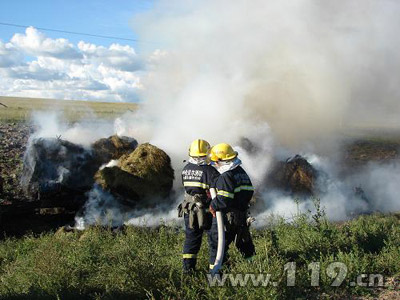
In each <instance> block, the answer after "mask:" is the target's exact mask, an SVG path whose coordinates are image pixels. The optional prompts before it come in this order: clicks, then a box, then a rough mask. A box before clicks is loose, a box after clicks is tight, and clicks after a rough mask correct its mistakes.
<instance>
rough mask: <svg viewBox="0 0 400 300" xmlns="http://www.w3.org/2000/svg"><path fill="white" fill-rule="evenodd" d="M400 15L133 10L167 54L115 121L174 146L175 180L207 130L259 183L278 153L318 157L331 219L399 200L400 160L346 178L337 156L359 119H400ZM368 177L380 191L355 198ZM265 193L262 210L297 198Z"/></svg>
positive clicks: (195, 7)
mask: <svg viewBox="0 0 400 300" xmlns="http://www.w3.org/2000/svg"><path fill="white" fill-rule="evenodd" d="M399 14H400V3H398V2H396V1H391V0H366V1H358V0H338V1H316V0H298V1H291V0H281V1H272V0H254V1H245V0H237V1H228V0H213V1H211V0H205V1H187V0H160V1H158V2H157V3H156V4H155V6H154V8H153V9H152V10H150V11H148V12H146V13H144V14H142V15H139V16H136V17H135V19H134V21H133V26H134V29H135V31H136V32H139V34H140V38H141V39H142V40H147V41H156V42H157V46H159V48H160V49H159V51H156V52H154V50H155V49H154V44H152V43H148V44H146V43H143V44H141V45H140V47H141V49H139V51H140V52H142V53H144V54H146V53H148V54H149V55H150V54H151V53H157V55H155V56H154V55H153V56H152V57H150V58H149V60H148V62H149V65H148V68H147V74H146V76H145V78H144V79H143V81H142V83H143V90H142V94H141V97H142V99H143V103H142V104H141V108H140V110H139V111H138V112H137V113H127V114H125V115H124V116H121V117H120V118H118V119H117V120H116V121H115V124H114V127H115V128H114V129H115V130H116V132H117V133H118V134H124V135H128V136H132V137H134V138H136V139H137V140H138V141H139V142H147V141H149V142H151V143H152V144H154V145H156V146H158V147H160V148H162V149H163V150H165V151H166V152H167V153H168V154H169V155H170V156H171V158H172V162H173V164H174V169H175V172H176V177H177V178H178V180H176V188H178V187H179V188H181V183H180V181H179V172H180V170H181V169H182V167H183V163H182V160H183V159H185V158H186V156H187V149H188V145H189V144H190V142H191V141H192V140H194V139H197V138H203V139H206V140H208V141H209V142H210V143H211V144H216V143H220V142H227V143H230V144H232V145H234V146H235V147H236V150H238V151H239V156H240V158H241V159H242V161H243V164H244V167H245V169H246V170H247V171H248V172H249V174H250V176H251V178H252V180H253V182H254V183H255V185H256V187H259V186H260V185H261V183H262V182H263V179H264V177H265V175H266V174H267V173H268V170H269V166H270V163H271V161H272V159H273V158H286V157H288V156H290V155H293V154H294V153H313V154H308V158H309V159H310V160H311V161H312V162H313V163H314V165H315V166H316V168H317V169H318V170H320V171H323V173H325V174H327V176H325V177H323V178H322V179H321V180H320V182H319V183H318V185H319V187H320V189H321V190H323V191H325V192H324V194H323V195H322V196H321V203H322V205H323V206H324V207H325V208H326V211H327V214H328V216H329V217H330V218H332V219H336V220H338V219H345V218H348V217H349V216H351V215H352V213H354V212H356V213H357V212H358V213H359V212H367V211H368V210H369V209H379V210H382V211H393V210H399V209H400V207H399V204H398V201H395V195H396V182H398V181H399V178H398V176H397V175H396V176H393V175H395V174H399V169H400V167H399V166H398V165H385V166H381V165H379V166H377V165H370V166H369V167H368V168H367V169H366V170H363V171H362V172H361V173H359V174H354V175H353V176H352V177H349V178H346V180H343V178H341V176H340V175H339V173H338V170H337V160H336V159H337V157H338V156H339V155H338V151H339V149H340V146H341V144H340V139H341V138H342V137H343V135H344V133H346V132H347V131H348V130H353V128H365V129H367V128H375V129H376V128H378V129H379V130H381V129H393V130H395V131H397V130H400V122H399V118H398V117H399V115H400V105H399V104H398V99H399V97H400V86H399V85H398V83H397V81H398V80H397V79H398V78H399V76H400V55H398V49H399V46H400V34H399V28H400V18H398V16H399ZM243 138H247V139H249V140H250V141H251V143H252V145H253V146H254V147H255V148H256V149H257V151H255V152H252V151H248V149H245V148H244V147H243V145H242V141H243ZM359 185H362V187H363V188H364V190H365V191H366V193H367V194H369V195H371V199H376V200H374V201H376V202H373V203H366V202H365V200H362V199H361V200H360V199H359V198H357V197H354V191H353V189H354V187H355V186H359ZM177 194H179V193H177ZM96 195H97V192H96V191H93V192H92V196H91V198H93V199H95V198H96V197H97V196H96ZM177 201H179V199H177ZM261 201H264V202H265V204H266V210H265V212H263V213H260V216H261V217H262V216H263V215H266V214H270V213H280V214H284V215H286V216H287V215H288V214H291V213H295V212H296V211H297V209H298V207H297V205H296V204H295V203H294V202H293V199H291V198H290V197H289V198H288V197H287V196H283V195H282V194H279V193H277V192H276V191H267V192H266V193H265V194H264V195H263V196H262V200H261ZM310 207H311V208H312V203H311V202H310V201H305V202H303V203H301V204H300V209H303V210H305V209H310ZM153 217H154V216H152V218H153ZM131 223H135V221H132V222H131ZM136 223H137V222H136Z"/></svg>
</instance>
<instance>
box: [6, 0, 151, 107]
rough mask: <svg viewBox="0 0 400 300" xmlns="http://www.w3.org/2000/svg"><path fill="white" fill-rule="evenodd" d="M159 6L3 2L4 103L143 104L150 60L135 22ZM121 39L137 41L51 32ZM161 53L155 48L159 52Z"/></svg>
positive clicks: (137, 1)
mask: <svg viewBox="0 0 400 300" xmlns="http://www.w3.org/2000/svg"><path fill="white" fill-rule="evenodd" d="M153 5H154V1H152V0H134V1H128V0H116V1H106V0H96V1H94V0H85V1H78V0H70V1H61V0H51V1H50V0H35V1H31V0H15V1H0V23H10V24H17V25H26V26H30V27H28V28H22V27H14V26H7V25H0V75H1V77H0V95H1V96H18V97H39V98H56V99H76V100H94V101H96V100H97V101H122V102H137V101H140V99H139V96H138V93H137V91H138V90H140V89H141V82H140V79H141V76H142V74H143V71H144V69H145V67H146V59H145V58H143V57H141V55H140V48H141V44H143V43H147V42H146V41H140V38H139V37H138V35H137V33H136V32H135V28H134V27H133V25H132V18H133V17H134V16H135V15H137V14H140V13H143V12H146V11H148V10H150V9H152V7H153ZM40 28H43V29H55V30H62V31H71V32H81V33H88V34H94V35H105V36H114V37H120V38H126V39H132V40H133V41H127V40H118V39H104V38H98V37H92V36H86V35H74V34H68V33H61V32H51V31H46V30H42V29H40ZM155 47H156V46H155Z"/></svg>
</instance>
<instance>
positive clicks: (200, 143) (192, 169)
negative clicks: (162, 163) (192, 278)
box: [178, 139, 219, 273]
mask: <svg viewBox="0 0 400 300" xmlns="http://www.w3.org/2000/svg"><path fill="white" fill-rule="evenodd" d="M209 150H210V144H209V143H208V142H207V141H205V140H200V139H197V140H195V141H193V142H192V144H191V145H190V148H189V161H188V164H187V165H186V166H185V167H184V168H183V170H182V183H183V186H184V188H185V198H184V201H183V203H182V204H180V205H179V207H178V211H179V216H180V217H181V216H182V215H183V217H184V220H185V244H184V246H183V271H184V273H192V272H193V271H194V270H195V266H196V260H197V259H196V258H197V253H198V252H199V250H200V246H201V241H202V236H203V232H204V230H209V229H210V227H211V223H212V215H211V213H210V212H209V210H208V207H209V205H210V201H211V196H210V194H211V193H212V194H216V192H215V188H214V185H215V182H216V179H217V177H218V176H219V173H218V171H217V170H216V169H215V168H213V167H212V166H211V165H210V164H209V159H208V154H209ZM210 190H211V193H210Z"/></svg>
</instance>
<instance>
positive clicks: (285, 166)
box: [266, 155, 318, 197]
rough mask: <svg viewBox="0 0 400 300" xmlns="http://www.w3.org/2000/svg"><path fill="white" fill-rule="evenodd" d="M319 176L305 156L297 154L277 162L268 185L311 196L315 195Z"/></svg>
mask: <svg viewBox="0 0 400 300" xmlns="http://www.w3.org/2000/svg"><path fill="white" fill-rule="evenodd" d="M317 176H318V172H317V171H316V170H315V168H314V167H313V166H312V165H311V164H310V163H309V162H308V161H307V160H306V159H305V158H304V157H302V156H300V155H295V156H294V157H291V158H288V159H287V160H286V161H279V162H276V163H275V165H274V166H273V167H272V170H271V172H270V173H269V176H268V178H267V179H266V185H267V186H268V187H269V188H272V189H277V190H281V191H285V192H288V193H289V194H291V195H294V196H300V197H309V196H313V195H315V192H316V191H315V182H316V179H317Z"/></svg>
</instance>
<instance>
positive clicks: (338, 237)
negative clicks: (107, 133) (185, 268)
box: [0, 214, 400, 299]
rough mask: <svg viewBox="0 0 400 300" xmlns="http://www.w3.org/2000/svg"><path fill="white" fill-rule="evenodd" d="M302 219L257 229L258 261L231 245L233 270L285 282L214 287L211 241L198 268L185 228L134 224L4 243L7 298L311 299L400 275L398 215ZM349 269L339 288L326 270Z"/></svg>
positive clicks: (2, 292)
mask: <svg viewBox="0 0 400 300" xmlns="http://www.w3.org/2000/svg"><path fill="white" fill-rule="evenodd" d="M313 217H314V218H312V216H309V215H299V216H297V217H296V218H295V220H294V222H293V223H291V224H288V223H285V222H284V221H283V220H281V219H275V220H273V221H271V224H270V225H269V227H268V228H265V229H262V230H254V231H253V232H252V233H253V237H254V241H255V244H256V251H257V255H256V257H255V259H254V260H253V261H251V262H249V261H245V260H243V259H242V258H241V256H240V255H239V253H238V252H237V250H236V249H232V248H231V250H230V254H231V261H230V267H229V268H228V269H225V270H224V272H225V273H233V274H238V273H243V274H244V273H253V274H258V273H264V274H265V273H270V274H272V279H273V281H276V282H277V283H278V285H277V286H271V285H270V286H267V287H253V286H252V285H247V286H243V287H233V286H231V285H230V284H228V285H227V286H224V287H210V286H209V284H208V281H207V279H206V273H207V267H208V256H207V252H208V249H207V246H206V239H205V238H204V241H203V242H204V244H203V247H202V249H201V252H200V257H199V261H198V272H197V273H196V274H195V275H194V276H192V277H184V276H182V272H181V255H180V254H181V250H182V245H183V241H184V234H183V231H182V230H181V229H178V228H174V227H165V226H161V227H159V228H157V229H149V228H138V227H128V228H126V230H124V231H121V232H119V233H113V232H111V231H110V230H107V229H102V228H96V227H94V228H90V229H88V230H86V231H84V232H73V233H57V234H53V233H47V234H43V235H41V236H38V237H35V236H32V235H28V236H25V237H23V238H21V239H6V240H4V241H2V242H1V244H0V283H1V284H0V298H1V299H21V298H25V299H35V298H36V299H145V298H155V299H295V298H300V299H312V298H318V299H319V298H320V297H321V296H322V295H325V298H329V299H343V297H344V296H345V295H350V294H352V295H369V294H371V293H372V292H373V291H374V290H373V289H369V288H365V287H350V282H351V281H355V278H356V277H357V276H358V275H360V274H363V273H367V274H370V273H380V274H383V275H385V276H388V277H395V278H396V277H397V278H398V276H399V275H400V259H399V257H400V226H399V225H400V222H399V216H398V215H387V216H384V215H372V216H362V217H359V218H358V219H356V220H352V221H349V222H346V223H343V224H333V223H330V222H327V221H326V220H325V218H324V216H323V214H319V215H318V214H317V215H314V216H313ZM337 261H338V262H342V263H344V264H345V265H346V266H347V268H348V273H347V276H346V278H345V280H344V282H343V283H342V285H341V286H340V287H332V286H331V283H332V281H333V280H334V276H333V277H329V276H327V275H326V269H327V268H328V266H329V264H330V263H332V262H337ZM288 262H296V273H295V274H296V277H295V278H296V284H295V286H293V287H288V286H286V280H287V275H286V273H285V272H284V271H283V269H284V265H285V264H286V263H288ZM312 262H319V263H320V266H321V273H320V280H319V281H320V286H319V287H311V286H310V280H311V279H310V272H309V271H308V269H307V267H308V265H309V264H310V263H312Z"/></svg>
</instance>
